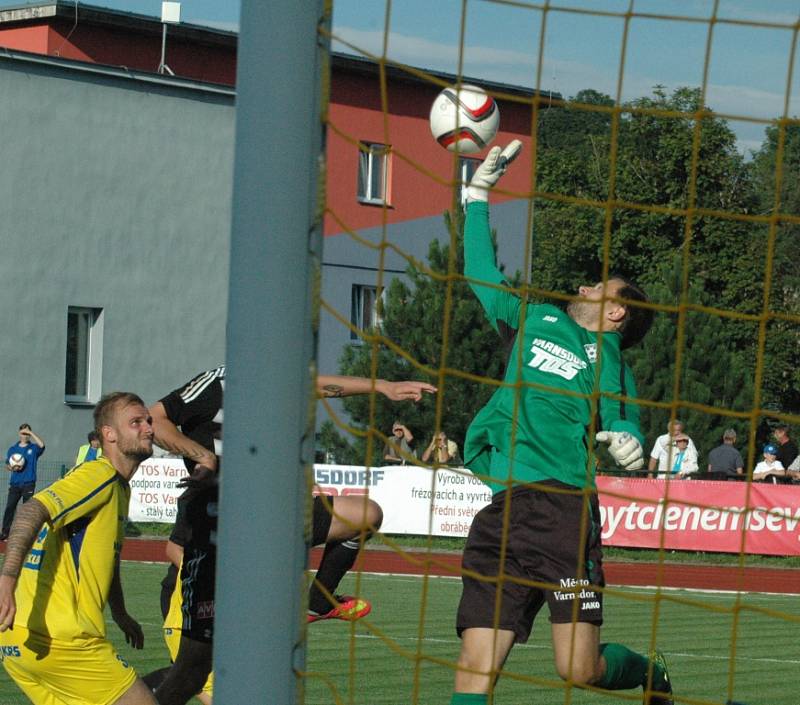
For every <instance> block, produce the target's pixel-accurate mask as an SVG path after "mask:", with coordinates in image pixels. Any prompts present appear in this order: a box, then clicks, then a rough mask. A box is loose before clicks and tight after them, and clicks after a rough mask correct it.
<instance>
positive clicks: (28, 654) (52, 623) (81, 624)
mask: <svg viewBox="0 0 800 705" xmlns="http://www.w3.org/2000/svg"><path fill="white" fill-rule="evenodd" d="M151 421H152V419H151V418H150V414H149V412H148V411H147V407H146V406H145V405H144V402H143V401H142V400H141V399H140V398H139V397H138V396H136V395H135V394H130V393H128V392H114V393H112V394H109V395H106V396H104V397H103V398H102V399H101V400H100V401H99V402H98V404H97V406H96V407H95V410H94V422H95V428H96V430H97V432H98V433H99V434H100V438H101V444H102V448H103V457H102V458H98V459H96V460H92V461H90V462H87V463H83V464H82V465H80V466H79V467H77V468H75V469H74V470H72V471H71V472H70V473H68V474H67V475H66V476H65V477H64V478H63V479H61V480H59V481H57V482H55V483H54V484H53V485H51V486H50V487H48V488H47V489H45V490H42V491H41V492H38V493H37V494H36V495H34V496H33V498H32V499H31V501H29V502H28V503H27V504H25V505H24V506H23V507H22V509H21V510H20V511H19V512H18V513H17V516H16V518H15V520H14V523H13V525H12V527H11V533H10V535H9V537H8V544H7V546H6V557H5V561H4V562H3V567H2V571H0V655H1V657H2V661H3V666H4V667H5V669H6V671H7V672H8V674H9V676H11V678H12V679H13V680H14V682H16V684H17V685H18V686H19V687H20V688H21V689H22V691H23V692H24V693H25V694H26V695H27V696H28V698H30V700H31V702H33V703H34V705H66V704H67V703H68V704H69V705H157V703H156V701H155V700H154V698H153V696H152V694H151V693H150V690H149V689H148V688H147V686H146V685H145V684H144V683H143V682H142V681H141V680H140V679H139V678H138V677H137V676H136V672H135V671H134V670H133V668H131V666H130V665H129V664H128V663H127V661H126V660H125V659H124V658H122V657H121V656H120V655H119V654H117V652H116V651H115V649H114V647H113V646H112V645H111V643H110V642H109V641H108V640H107V639H106V627H105V620H104V618H103V608H104V607H105V605H106V603H108V604H109V607H110V608H111V616H112V618H113V619H114V621H115V622H116V623H117V625H118V626H119V628H120V629H121V630H122V631H123V633H124V634H125V638H126V640H127V641H128V643H129V644H131V645H132V646H133V647H134V648H137V649H141V648H142V646H143V643H144V637H143V634H142V629H141V627H140V626H139V624H138V623H137V622H136V621H135V620H134V619H133V618H132V617H131V616H130V615H128V613H127V611H126V610H125V601H124V598H123V594H122V585H121V582H120V579H119V553H120V549H121V547H122V541H123V537H124V534H123V522H124V521H125V519H126V518H127V516H128V502H129V500H130V493H131V491H130V485H129V484H128V482H129V480H130V479H131V477H132V476H133V474H134V473H135V472H136V470H137V468H138V467H139V463H141V462H142V461H143V460H145V459H146V458H149V457H150V455H151V454H152V452H153V428H152V425H151Z"/></svg>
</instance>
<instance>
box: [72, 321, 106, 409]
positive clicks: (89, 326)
mask: <svg viewBox="0 0 800 705" xmlns="http://www.w3.org/2000/svg"><path fill="white" fill-rule="evenodd" d="M102 372H103V309H101V308H83V307H80V306H70V307H69V308H68V309H67V354H66V374H65V376H64V401H66V402H67V403H70V404H93V403H94V402H96V401H97V400H98V399H99V398H100V383H101V380H102Z"/></svg>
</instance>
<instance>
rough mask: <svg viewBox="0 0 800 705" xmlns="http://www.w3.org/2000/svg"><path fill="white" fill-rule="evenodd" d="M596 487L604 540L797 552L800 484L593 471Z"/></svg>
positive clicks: (781, 553) (672, 546) (731, 550)
mask: <svg viewBox="0 0 800 705" xmlns="http://www.w3.org/2000/svg"><path fill="white" fill-rule="evenodd" d="M597 488H598V491H599V492H600V514H601V518H602V520H603V543H604V544H606V545H607V546H629V547H636V548H658V547H659V546H661V545H662V542H663V547H664V548H668V549H675V550H686V551H721V552H725V553H739V551H741V550H744V552H745V553H763V554H772V555H779V556H796V555H800V541H799V540H798V539H799V538H800V533H798V529H799V528H800V487H793V486H791V485H771V484H766V483H753V484H752V485H750V487H749V490H748V485H747V483H746V482H711V481H704V480H688V481H687V480H674V481H671V482H666V481H664V480H637V479H629V478H619V477H598V478H597ZM748 491H749V495H748Z"/></svg>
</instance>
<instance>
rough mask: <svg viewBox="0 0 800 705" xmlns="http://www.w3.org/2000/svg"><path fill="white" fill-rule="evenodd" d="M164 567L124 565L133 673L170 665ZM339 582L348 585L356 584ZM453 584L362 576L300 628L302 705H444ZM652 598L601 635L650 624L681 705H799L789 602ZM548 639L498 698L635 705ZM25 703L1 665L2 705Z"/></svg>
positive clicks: (794, 622) (635, 698)
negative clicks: (562, 656)
mask: <svg viewBox="0 0 800 705" xmlns="http://www.w3.org/2000/svg"><path fill="white" fill-rule="evenodd" d="M163 574H164V567H163V566H162V565H152V564H140V563H124V564H123V583H124V586H125V593H126V602H127V605H128V609H129V611H130V612H131V614H132V615H134V616H135V617H136V618H137V619H139V621H140V622H141V623H142V625H143V627H144V631H145V649H144V650H143V651H139V652H137V651H133V650H132V649H130V648H129V647H127V646H126V645H125V644H124V643H120V638H119V636H120V635H119V632H118V630H117V628H116V626H115V625H113V624H109V635H110V637H111V638H112V640H113V641H114V642H115V643H116V644H117V646H118V648H119V650H120V652H121V653H122V655H124V656H125V657H126V658H128V659H129V660H130V662H131V663H133V664H134V665H135V667H136V669H137V670H138V671H139V672H140V673H146V672H147V671H149V670H152V669H155V668H159V667H161V666H163V665H165V664H166V663H167V651H166V648H165V647H164V644H163V641H162V639H161V632H160V617H159V608H158V595H159V582H160V580H161V578H162V577H163ZM343 587H344V589H345V590H353V589H354V581H353V579H351V578H348V580H347V581H346V583H345V584H344V586H343ZM460 589H461V586H460V582H459V581H458V580H453V579H446V578H431V579H429V580H423V579H421V578H415V577H411V576H373V575H363V576H361V577H360V590H361V592H362V593H363V594H364V595H365V596H368V597H369V599H371V600H372V602H373V612H372V614H370V615H369V616H368V617H367V618H366V619H364V620H362V621H361V622H359V623H357V624H355V625H350V624H346V623H343V622H338V621H336V622H322V623H317V624H314V625H312V626H311V627H310V629H309V631H308V636H309V644H308V656H307V664H306V666H307V676H306V677H305V678H304V679H303V680H302V685H303V687H304V689H305V693H304V698H305V699H304V703H305V705H332V704H334V703H342V704H347V705H410V704H412V703H419V704H420V705H423V704H424V705H448V703H449V701H450V693H451V689H452V682H453V670H452V667H453V662H454V661H455V659H456V658H457V656H458V651H459V641H458V639H457V637H456V635H455V632H454V629H453V620H454V614H455V609H456V605H457V604H458V598H459V595H460ZM655 597H656V593H655V592H654V591H652V590H643V589H624V590H612V591H610V592H609V593H608V594H607V595H606V600H605V614H606V626H605V627H604V628H603V640H604V641H619V642H622V643H625V644H627V645H628V646H630V647H632V648H634V649H636V650H639V651H646V650H648V649H649V648H650V645H651V644H650V639H651V635H652V634H653V631H654V629H655V633H656V641H657V643H658V645H659V647H660V648H661V649H662V650H663V651H664V652H665V654H666V656H667V660H668V662H669V665H670V670H671V675H672V680H673V684H674V687H675V692H676V696H677V698H678V701H679V702H681V703H691V704H696V705H712V704H714V703H716V704H719V705H721V704H722V703H724V702H725V700H726V699H728V697H729V696H730V695H732V697H733V699H734V700H737V701H741V702H744V703H747V705H797V702H798V695H797V685H796V683H795V678H794V676H795V675H796V673H797V671H798V668H800V655H798V653H797V650H796V641H797V639H796V634H797V629H798V622H800V604H798V600H797V597H794V596H788V595H787V596H783V595H763V594H748V595H742V596H740V598H739V600H738V601H737V597H736V596H735V595H732V594H719V593H707V592H692V591H686V590H680V591H674V590H667V591H663V592H662V593H661V599H660V600H658V601H657V600H656V599H654V598H655ZM737 606H738V608H739V609H738V622H737V626H736V632H735V634H736V639H735V643H734V639H733V635H734V610H735V608H736V607H737ZM549 634H550V630H549V626H548V622H547V615H546V609H545V610H544V611H543V613H542V614H541V615H540V617H539V620H538V621H537V625H536V627H535V628H534V634H533V635H532V637H531V639H530V641H529V642H528V644H525V645H518V646H517V647H515V648H514V650H513V651H512V654H511V657H510V658H509V661H508V663H507V665H506V674H505V675H504V677H503V678H502V679H501V681H500V684H499V686H498V689H497V692H496V697H495V700H494V702H495V703H496V705H516V704H518V703H536V705H566V704H568V703H574V704H575V705H590V704H591V705H599V704H602V703H609V704H613V703H637V704H638V703H641V693H640V691H620V692H618V693H614V694H605V693H588V692H585V691H580V690H577V689H573V688H567V687H565V686H564V685H563V684H562V683H561V681H560V680H559V679H558V678H557V677H556V675H555V671H554V668H553V665H552V655H551V651H550V636H549ZM734 646H735V651H734V652H733V653H734V655H733V657H732V655H731V654H732V647H734ZM731 669H733V672H732V670H731ZM731 681H732V684H733V691H732V693H731V694H730V695H729V693H728V686H729V682H731ZM25 703H27V699H26V698H25V697H24V696H23V695H22V694H21V693H20V692H19V690H18V689H17V688H16V686H15V685H14V684H13V683H12V682H11V681H10V680H9V679H8V677H7V676H6V674H5V671H3V670H2V669H0V705H24V704H25Z"/></svg>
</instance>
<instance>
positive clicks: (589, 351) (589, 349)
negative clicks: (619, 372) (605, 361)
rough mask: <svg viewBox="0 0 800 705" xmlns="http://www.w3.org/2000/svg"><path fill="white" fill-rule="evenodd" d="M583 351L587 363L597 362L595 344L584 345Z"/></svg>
mask: <svg viewBox="0 0 800 705" xmlns="http://www.w3.org/2000/svg"><path fill="white" fill-rule="evenodd" d="M583 349H584V351H585V352H586V357H587V358H588V360H589V362H592V363H594V362H597V343H586V345H584V346H583Z"/></svg>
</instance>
